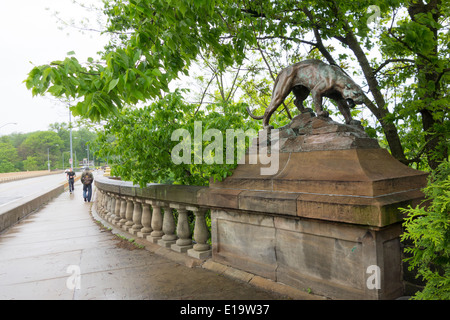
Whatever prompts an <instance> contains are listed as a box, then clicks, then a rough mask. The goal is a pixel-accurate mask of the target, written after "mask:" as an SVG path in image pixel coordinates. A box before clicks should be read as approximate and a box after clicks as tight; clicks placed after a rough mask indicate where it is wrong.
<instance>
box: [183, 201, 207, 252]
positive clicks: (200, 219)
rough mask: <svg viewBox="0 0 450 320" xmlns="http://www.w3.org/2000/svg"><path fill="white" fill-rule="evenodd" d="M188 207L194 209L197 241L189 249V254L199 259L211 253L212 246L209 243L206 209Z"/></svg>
mask: <svg viewBox="0 0 450 320" xmlns="http://www.w3.org/2000/svg"><path fill="white" fill-rule="evenodd" d="M186 209H188V210H190V211H193V212H194V215H195V226H194V240H195V242H196V243H195V244H194V247H193V248H192V249H189V250H188V255H189V256H191V257H194V258H197V259H206V258H208V257H209V256H210V255H211V248H210V246H209V244H208V243H207V242H208V238H209V232H208V227H207V226H206V220H205V213H206V209H204V208H197V207H189V206H188V207H186Z"/></svg>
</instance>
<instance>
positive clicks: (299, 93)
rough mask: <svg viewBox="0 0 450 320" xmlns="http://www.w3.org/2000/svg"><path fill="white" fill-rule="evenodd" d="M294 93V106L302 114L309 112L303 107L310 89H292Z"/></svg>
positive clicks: (296, 87)
mask: <svg viewBox="0 0 450 320" xmlns="http://www.w3.org/2000/svg"><path fill="white" fill-rule="evenodd" d="M292 92H293V93H294V95H295V100H294V105H295V106H296V107H297V109H298V110H299V111H300V112H301V113H304V112H306V111H307V110H306V109H305V106H304V105H303V101H305V100H306V98H307V97H308V95H309V89H308V88H306V87H304V86H295V87H294V88H292Z"/></svg>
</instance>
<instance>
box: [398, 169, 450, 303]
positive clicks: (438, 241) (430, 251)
mask: <svg viewBox="0 0 450 320" xmlns="http://www.w3.org/2000/svg"><path fill="white" fill-rule="evenodd" d="M449 175H450V163H449V162H448V161H446V162H443V163H442V164H440V165H439V167H438V170H435V171H434V172H433V174H432V175H431V176H430V179H429V182H428V185H427V187H426V188H425V189H424V192H425V194H426V197H427V201H428V202H429V203H428V205H423V204H422V205H420V206H416V207H415V208H412V207H411V206H409V207H408V208H406V209H402V211H403V212H404V213H406V214H407V215H408V216H407V218H406V219H405V222H404V224H403V225H404V227H405V233H404V234H403V235H402V241H403V242H405V244H406V245H407V246H406V249H405V252H407V253H410V254H411V256H410V257H409V258H407V259H406V261H407V262H409V265H410V266H409V269H410V270H411V269H416V270H417V272H418V273H417V277H419V276H420V277H422V278H423V279H424V280H425V281H426V285H425V287H424V289H423V290H422V291H420V292H417V293H416V294H415V296H414V297H413V298H414V299H424V300H430V299H431V300H449V299H450V180H449ZM408 244H409V245H408Z"/></svg>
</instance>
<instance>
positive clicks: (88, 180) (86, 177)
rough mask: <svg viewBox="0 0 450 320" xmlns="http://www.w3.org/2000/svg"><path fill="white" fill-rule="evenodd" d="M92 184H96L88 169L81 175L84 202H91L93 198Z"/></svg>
mask: <svg viewBox="0 0 450 320" xmlns="http://www.w3.org/2000/svg"><path fill="white" fill-rule="evenodd" d="M92 182H94V176H93V174H92V172H90V171H89V168H86V169H85V170H84V172H83V173H82V174H81V183H82V184H83V198H84V202H86V201H87V202H91V197H92Z"/></svg>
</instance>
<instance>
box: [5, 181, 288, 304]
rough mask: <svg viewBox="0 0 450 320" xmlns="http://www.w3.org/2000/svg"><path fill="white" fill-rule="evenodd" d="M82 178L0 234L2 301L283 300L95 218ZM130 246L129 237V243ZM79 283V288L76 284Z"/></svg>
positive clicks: (282, 297)
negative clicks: (140, 243)
mask: <svg viewBox="0 0 450 320" xmlns="http://www.w3.org/2000/svg"><path fill="white" fill-rule="evenodd" d="M91 204H92V203H87V202H83V198H82V190H81V184H80V183H79V182H77V183H76V184H75V192H74V194H72V195H70V194H69V192H68V191H66V192H64V193H63V194H61V195H60V196H59V197H57V198H55V199H54V200H53V201H51V202H50V203H48V204H46V205H45V206H44V207H42V208H41V209H40V210H39V211H37V212H35V213H33V214H31V215H29V216H28V217H27V218H25V219H24V220H22V221H21V222H20V223H18V224H16V225H15V226H13V227H11V228H10V229H8V230H7V231H5V232H4V233H2V234H0V299H39V300H89V299H94V300H95V299H97V300H103V299H117V300H131V299H161V300H174V299H186V300H188V299H189V300H191V299H192V300H209V299H217V300H222V299H223V300H233V299H242V300H248V299H251V300H253V299H256V300H265V299H286V298H287V297H286V296H283V295H280V294H278V293H274V292H271V291H269V290H263V289H261V288H259V287H255V286H253V285H250V284H249V283H246V282H244V281H239V280H236V279H233V278H229V277H226V276H224V275H223V274H219V273H218V272H214V271H211V270H207V269H205V268H201V267H194V268H189V267H186V266H185V265H183V264H180V263H177V262H175V261H174V260H171V259H167V258H165V257H164V256H162V255H158V254H155V253H152V252H151V251H149V250H145V249H138V248H135V247H131V249H130V248H126V246H123V243H124V240H121V239H120V238H119V237H117V236H116V235H114V234H113V233H112V232H111V231H109V230H107V229H105V228H104V227H102V226H100V225H99V224H98V223H97V222H96V221H95V219H93V217H92V215H91V213H90V209H91ZM128 244H129V243H128ZM77 287H78V288H77Z"/></svg>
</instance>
